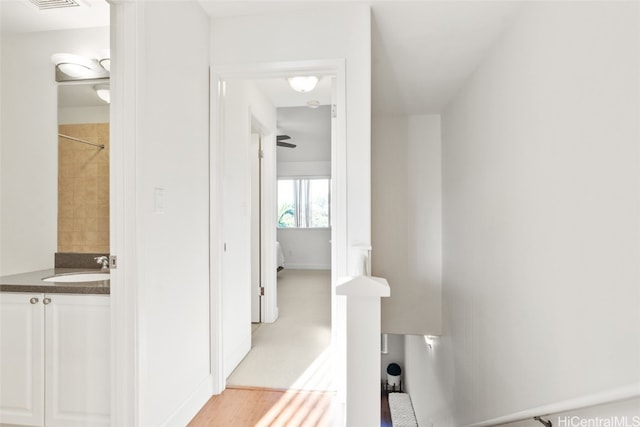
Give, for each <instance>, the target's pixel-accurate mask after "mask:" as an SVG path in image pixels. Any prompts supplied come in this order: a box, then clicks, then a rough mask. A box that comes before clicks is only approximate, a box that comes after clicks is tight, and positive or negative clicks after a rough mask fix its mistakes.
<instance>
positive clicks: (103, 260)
mask: <svg viewBox="0 0 640 427" xmlns="http://www.w3.org/2000/svg"><path fill="white" fill-rule="evenodd" d="M93 259H95V260H96V262H97V263H98V264H102V268H101V270H102V271H106V270H109V257H108V256H105V255H102V256H97V257H94V258H93Z"/></svg>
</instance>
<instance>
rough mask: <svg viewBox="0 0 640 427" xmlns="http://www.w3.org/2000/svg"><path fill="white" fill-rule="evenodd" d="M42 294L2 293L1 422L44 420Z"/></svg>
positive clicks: (0, 316) (30, 424)
mask: <svg viewBox="0 0 640 427" xmlns="http://www.w3.org/2000/svg"><path fill="white" fill-rule="evenodd" d="M43 298H44V295H43V294H21V293H20V294H18V293H12V292H3V293H0V423H3V424H16V425H28V426H40V425H42V424H43V422H44V306H43V305H42V299H43Z"/></svg>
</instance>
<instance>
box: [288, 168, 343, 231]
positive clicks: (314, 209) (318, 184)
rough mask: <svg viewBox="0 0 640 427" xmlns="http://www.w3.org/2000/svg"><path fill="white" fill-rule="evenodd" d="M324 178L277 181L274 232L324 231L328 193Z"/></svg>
mask: <svg viewBox="0 0 640 427" xmlns="http://www.w3.org/2000/svg"><path fill="white" fill-rule="evenodd" d="M330 183H331V180H330V179H326V178H311V179H279V180H278V228H328V227H329V206H330V196H329V191H330V190H329V189H330V185H331V184H330Z"/></svg>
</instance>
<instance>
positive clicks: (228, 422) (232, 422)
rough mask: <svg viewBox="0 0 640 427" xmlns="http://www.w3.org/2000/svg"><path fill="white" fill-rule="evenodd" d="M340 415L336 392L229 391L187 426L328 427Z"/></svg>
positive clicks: (212, 401) (209, 403)
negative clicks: (336, 403) (335, 398)
mask: <svg viewBox="0 0 640 427" xmlns="http://www.w3.org/2000/svg"><path fill="white" fill-rule="evenodd" d="M337 410H338V411H337ZM338 416H339V408H337V407H336V405H335V403H334V393H330V392H313V391H292V390H286V391H279V390H271V389H251V388H227V389H226V390H225V391H224V392H223V393H222V394H220V395H218V396H213V397H211V399H209V401H208V402H207V403H206V405H205V406H204V407H203V408H202V409H201V410H200V412H198V414H197V415H196V416H195V417H194V418H193V420H191V422H190V423H189V425H188V427H230V426H233V427H266V426H274V427H276V426H288V427H303V426H304V427H316V426H317V427H325V426H326V427H329V426H332V425H336V423H334V421H335V420H336V418H337V417H338Z"/></svg>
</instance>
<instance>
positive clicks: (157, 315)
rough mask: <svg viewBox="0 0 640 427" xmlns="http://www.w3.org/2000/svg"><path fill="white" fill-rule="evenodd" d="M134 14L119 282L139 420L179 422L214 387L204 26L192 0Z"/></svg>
mask: <svg viewBox="0 0 640 427" xmlns="http://www.w3.org/2000/svg"><path fill="white" fill-rule="evenodd" d="M135 18H136V26H137V28H138V31H139V33H138V36H139V37H137V38H135V39H133V40H130V41H129V43H136V46H137V49H138V53H139V55H138V58H137V60H136V67H137V71H138V72H137V73H136V76H137V78H136V81H135V91H136V98H137V107H136V116H137V122H136V135H135V139H133V138H132V139H131V140H130V141H125V142H126V143H129V144H131V143H134V142H135V144H136V150H135V158H134V159H131V160H134V161H135V162H136V166H135V168H136V180H135V192H136V211H135V213H136V221H135V227H134V229H133V230H129V233H131V232H135V236H136V237H135V242H136V251H135V260H132V259H126V258H125V259H122V260H121V265H123V264H125V263H127V262H129V263H131V262H135V268H136V271H137V273H138V274H137V275H138V277H137V281H136V283H125V284H124V285H125V286H136V288H137V298H136V301H137V310H136V316H137V320H136V323H135V327H136V328H137V354H136V356H137V363H136V365H137V370H138V378H137V387H138V389H137V393H138V394H137V399H138V402H137V417H138V419H137V424H138V425H140V426H159V425H168V426H170V425H174V426H179V425H186V424H187V423H188V421H189V420H190V419H191V418H192V417H193V416H194V415H195V413H196V412H197V411H198V410H199V408H200V407H201V406H202V405H203V404H204V402H205V401H206V400H207V399H208V398H209V397H210V395H211V391H212V380H211V375H210V364H209V350H210V348H209V337H210V335H209V161H208V156H209V31H210V26H209V19H208V17H207V16H206V15H205V13H204V12H203V11H202V9H201V7H200V5H199V4H198V3H195V2H185V1H182V2H139V3H138V4H137V14H136V16H135ZM169 22H170V23H171V28H170V30H168V29H167V23H169ZM170 58H179V61H173V60H168V59H170ZM114 65H115V64H114ZM132 184H133V183H132ZM157 189H162V190H163V191H164V209H163V212H159V211H157V210H155V208H154V202H155V198H154V196H155V194H156V191H157ZM129 268H132V267H129ZM116 285H117V282H116Z"/></svg>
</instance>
